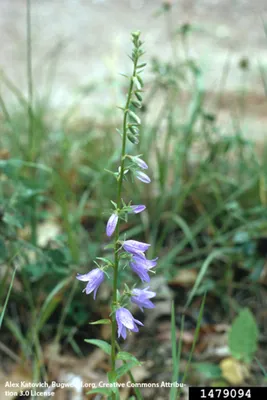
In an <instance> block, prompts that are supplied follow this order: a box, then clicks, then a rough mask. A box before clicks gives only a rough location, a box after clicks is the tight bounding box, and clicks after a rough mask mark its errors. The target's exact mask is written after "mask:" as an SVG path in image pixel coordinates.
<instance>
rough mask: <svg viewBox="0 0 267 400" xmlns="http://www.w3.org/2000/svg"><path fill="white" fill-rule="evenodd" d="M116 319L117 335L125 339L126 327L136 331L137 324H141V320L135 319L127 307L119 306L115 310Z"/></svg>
mask: <svg viewBox="0 0 267 400" xmlns="http://www.w3.org/2000/svg"><path fill="white" fill-rule="evenodd" d="M116 321H117V325H118V337H120V336H122V337H123V339H126V335H127V330H126V328H127V329H129V330H130V331H133V332H138V327H137V325H136V324H138V325H142V326H143V324H142V322H140V321H138V319H135V318H134V317H133V316H132V314H131V313H130V311H129V310H127V308H124V307H121V308H119V309H118V310H117V311H116Z"/></svg>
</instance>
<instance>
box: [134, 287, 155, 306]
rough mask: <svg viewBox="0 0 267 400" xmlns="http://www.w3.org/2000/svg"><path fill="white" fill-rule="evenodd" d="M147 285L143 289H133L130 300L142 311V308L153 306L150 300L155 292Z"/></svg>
mask: <svg viewBox="0 0 267 400" xmlns="http://www.w3.org/2000/svg"><path fill="white" fill-rule="evenodd" d="M148 289H149V287H147V288H145V289H133V290H132V295H133V296H132V297H131V301H132V302H133V303H135V304H137V305H138V307H139V308H140V309H141V311H143V308H154V307H155V305H154V304H153V303H152V301H150V300H149V299H151V298H152V297H155V296H156V293H155V292H151V291H149V290H148Z"/></svg>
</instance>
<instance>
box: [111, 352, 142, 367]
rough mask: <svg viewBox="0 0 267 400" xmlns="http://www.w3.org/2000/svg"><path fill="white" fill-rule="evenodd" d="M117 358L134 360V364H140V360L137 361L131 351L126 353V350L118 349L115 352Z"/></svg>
mask: <svg viewBox="0 0 267 400" xmlns="http://www.w3.org/2000/svg"><path fill="white" fill-rule="evenodd" d="M117 359H118V360H124V361H134V362H135V363H136V364H139V365H141V362H140V361H138V360H137V358H136V357H135V356H133V355H132V354H131V353H128V352H127V351H120V352H119V353H118V354H117Z"/></svg>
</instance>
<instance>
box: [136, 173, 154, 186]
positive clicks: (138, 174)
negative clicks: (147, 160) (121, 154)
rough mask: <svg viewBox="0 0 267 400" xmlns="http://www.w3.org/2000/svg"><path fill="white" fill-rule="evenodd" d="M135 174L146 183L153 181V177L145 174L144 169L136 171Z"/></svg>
mask: <svg viewBox="0 0 267 400" xmlns="http://www.w3.org/2000/svg"><path fill="white" fill-rule="evenodd" d="M135 176H136V178H137V179H139V181H141V182H144V183H150V182H151V179H150V178H149V176H147V174H145V173H144V172H142V171H136V173H135Z"/></svg>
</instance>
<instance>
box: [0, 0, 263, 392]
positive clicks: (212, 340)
mask: <svg viewBox="0 0 267 400" xmlns="http://www.w3.org/2000/svg"><path fill="white" fill-rule="evenodd" d="M170 12H171V7H170V5H169V3H168V2H165V3H164V5H163V7H162V9H161V10H160V12H159V14H160V15H159V16H158V18H168V15H169V13H170ZM27 27H28V46H27V49H28V57H27V76H28V90H27V92H28V93H27V94H26V95H25V93H24V92H23V91H22V90H21V88H20V86H19V83H18V82H12V81H11V80H10V79H9V77H8V74H7V73H6V71H1V86H2V87H4V88H5V90H8V91H10V92H11V93H12V94H13V95H14V96H15V98H16V100H17V105H16V106H14V107H12V108H11V107H10V106H9V104H7V103H6V101H5V96H3V95H2V96H0V108H1V128H0V129H1V135H0V143H1V150H0V201H1V214H0V262H1V270H0V273H1V281H0V312H1V314H0V315H1V317H0V327H1V342H0V352H1V360H2V364H3V365H5V368H4V374H5V375H3V376H5V380H6V379H7V378H6V377H8V376H9V377H11V378H10V379H11V380H12V379H18V376H27V377H28V380H35V381H39V380H44V379H46V380H51V379H55V380H57V379H59V377H61V378H62V376H64V377H63V378H62V379H67V378H66V376H65V375H64V374H63V372H62V370H64V371H66V370H68V368H67V367H66V366H67V365H69V366H70V367H69V372H73V373H75V374H77V376H81V377H82V378H83V379H85V380H87V381H88V380H90V379H91V381H92V382H94V381H99V379H100V378H101V377H102V375H103V374H104V373H105V372H106V371H107V369H108V364H107V361H106V360H105V358H104V357H105V356H102V358H101V359H100V361H99V359H98V358H97V357H99V355H98V353H96V352H95V348H94V347H93V346H91V345H89V344H86V343H85V342H84V339H86V338H104V339H106V340H108V339H109V334H110V332H109V331H108V328H107V329H102V328H101V329H100V328H99V327H98V326H91V325H89V324H88V323H89V322H90V321H93V320H95V319H100V318H107V316H108V312H109V311H108V307H107V304H108V300H109V298H110V292H111V288H110V287H109V285H108V284H106V285H105V287H104V288H102V289H101V291H100V294H99V296H98V298H97V302H94V301H93V300H92V298H91V297H89V296H85V295H84V294H82V293H81V287H80V285H79V284H78V282H77V281H76V280H75V275H76V273H77V272H79V273H85V272H87V271H88V270H89V269H90V268H91V267H92V262H93V259H95V257H96V256H104V255H105V254H107V252H108V251H109V250H108V249H106V248H105V246H106V245H107V244H108V240H107V238H106V236H105V223H106V220H107V216H108V213H107V211H108V210H109V208H110V199H112V198H114V182H113V179H114V178H113V177H112V175H110V174H109V173H107V171H106V170H112V169H114V168H115V166H116V165H117V161H118V157H119V151H120V149H119V148H118V146H117V145H118V139H119V137H118V135H117V133H116V128H118V127H119V124H120V119H119V118H120V114H119V111H116V108H115V107H116V105H115V104H114V105H112V107H110V106H102V108H101V114H102V117H101V119H99V118H98V119H95V118H94V117H92V118H91V119H83V118H82V117H79V113H78V112H77V110H79V100H80V99H78V101H77V103H75V104H74V106H71V107H70V108H69V109H66V110H64V112H63V113H61V116H60V117H59V116H58V115H57V114H56V113H54V112H53V111H52V110H51V107H50V97H49V90H48V93H47V96H44V97H43V98H38V96H36V95H35V86H34V84H33V80H32V54H31V32H30V27H31V21H30V9H29V8H28V21H27ZM194 34H196V28H195V27H194V26H192V25H190V24H184V25H181V26H179V27H177V30H174V31H173V32H171V36H170V41H171V45H172V48H173V54H172V57H171V59H170V60H168V61H164V62H163V61H162V60H161V59H160V58H159V57H158V58H154V59H152V60H150V59H149V58H150V57H149V49H146V50H147V61H148V62H149V73H148V74H147V76H146V78H145V80H146V82H145V86H146V92H145V101H144V103H145V105H144V106H143V108H142V110H141V111H142V132H141V135H140V143H139V148H138V153H139V154H142V155H143V156H142V158H143V159H145V160H147V161H148V162H149V165H150V166H151V167H150V175H151V176H153V181H152V183H151V185H150V186H149V187H147V186H146V187H144V186H145V185H143V186H141V185H136V184H135V183H134V182H128V184H127V193H125V198H129V199H132V200H133V204H147V211H146V212H145V213H144V214H143V215H142V218H141V219H140V223H139V224H138V225H132V224H131V222H129V223H127V224H125V225H124V231H125V232H127V237H129V238H130V237H135V239H137V240H141V241H145V242H148V243H152V246H151V248H150V250H149V256H151V257H153V255H154V254H157V255H159V263H158V267H157V271H156V276H155V277H154V278H152V282H151V287H152V288H153V289H156V291H157V293H158V296H157V300H156V305H157V307H156V309H155V311H153V312H151V313H149V314H150V316H149V317H147V320H146V321H145V325H146V326H145V328H144V329H143V330H142V332H141V333H140V335H134V336H132V337H131V338H130V339H129V342H127V343H126V344H125V345H124V344H123V346H125V348H128V349H130V350H132V351H133V352H134V354H135V355H136V356H138V357H139V358H140V359H141V360H142V361H144V366H143V367H140V368H141V369H140V368H139V370H140V371H141V373H140V377H139V378H138V376H139V375H138V372H137V370H136V374H137V380H138V381H140V382H161V381H164V380H165V381H172V377H174V378H175V379H176V375H177V379H178V381H183V380H184V382H185V383H187V384H200V385H201V384H202V385H215V386H216V385H217V386H218V385H225V386H229V385H265V384H266V367H267V357H266V354H267V353H266V332H267V326H266V304H267V297H266V291H267V287H266V285H267V267H266V255H267V236H266V230H267V222H266V221H267V218H266V217H267V208H266V205H267V161H266V160H267V157H266V155H267V147H266V143H265V138H263V139H264V140H262V142H261V145H260V146H258V148H257V146H256V144H255V142H254V140H253V138H252V139H249V138H247V137H244V135H243V132H242V128H241V126H242V123H241V120H242V112H243V110H244V108H243V107H244V102H245V99H246V93H245V91H241V92H240V94H238V96H237V101H238V104H237V109H238V110H239V112H238V113H235V114H232V115H231V119H232V130H231V131H226V130H225V126H224V124H223V122H221V121H220V110H221V108H220V107H221V101H222V93H223V86H222V89H221V92H220V93H218V95H217V96H215V99H213V100H214V102H213V105H212V106H211V105H210V102H209V101H208V100H207V97H206V93H205V90H204V87H203V70H202V68H201V67H200V65H199V64H198V62H197V61H196V60H195V59H192V58H191V57H190V56H189V51H188V47H187V46H188V38H189V37H190V36H191V35H194ZM179 46H182V48H183V49H184V52H183V56H182V57H177V54H176V50H175V49H176V48H177V47H179ZM240 68H241V70H242V71H243V72H244V73H245V72H246V69H247V68H248V64H247V62H246V60H242V63H241V64H240ZM259 74H260V76H261V78H262V86H263V88H266V85H267V84H266V82H267V81H266V75H265V70H264V66H263V67H260V68H259ZM117 82H118V84H119V85H120V88H119V89H120V91H121V93H122V94H123V95H124V91H125V87H126V86H124V83H125V82H124V77H122V76H119V75H118V78H117ZM87 90H89V94H90V92H92V93H93V92H94V90H95V87H94V86H93V85H92V86H90V87H89V89H88V88H87ZM86 95H88V92H86ZM62 115H63V116H62ZM77 115H78V116H77ZM240 119H241V120H240ZM259 147H261V148H260V151H259ZM124 279H125V280H126V279H127V282H128V281H130V280H131V276H129V274H128V273H127V272H125V276H121V280H124ZM204 295H206V298H205V304H204V308H203V307H202V306H203V304H202V306H201V302H202V300H203V296H204ZM172 300H173V301H174V303H173V304H174V306H173V311H172V313H171V302H172ZM200 310H201V315H200ZM200 317H201V318H200ZM141 318H142V316H141ZM171 319H172V324H171ZM171 338H172V344H171V341H170V339H171ZM176 340H178V342H177V345H176V344H175V342H176ZM127 351H129V350H127ZM177 353H178V355H177ZM92 356H93V358H92ZM90 357H91V358H90ZM93 359H94V360H95V361H94V362H95V364H94V362H93V361H92V360H93ZM188 359H189V363H186V362H187V361H188ZM85 360H90V363H93V366H92V365H91V366H90V370H87V371H86V368H85V365H86V361H85ZM51 361H52V362H51ZM52 364H53V365H52ZM163 365H164V368H163ZM53 366H54V367H53ZM55 366H56V367H55ZM188 371H190V374H189V373H188ZM62 374H63V375H62ZM84 374H85V375H84ZM88 374H89V375H88ZM173 374H174V375H173ZM99 377H100V378H99ZM133 393H134V392H131V393H130V391H129V392H127V393H125V394H122V398H128V397H129V396H130V395H131V394H133ZM157 393H158V395H159V396H162V397H161V398H163V399H164V398H169V396H173V397H172V398H176V396H177V391H173V390H172V391H169V389H166V388H164V389H162V392H157ZM84 396H86V395H84ZM123 396H124V397H123ZM127 396H128V397H127ZM143 396H144V398H155V397H153V396H155V393H154V392H153V389H143ZM84 398H90V396H87V397H84ZM158 398H159V397H158Z"/></svg>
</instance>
